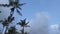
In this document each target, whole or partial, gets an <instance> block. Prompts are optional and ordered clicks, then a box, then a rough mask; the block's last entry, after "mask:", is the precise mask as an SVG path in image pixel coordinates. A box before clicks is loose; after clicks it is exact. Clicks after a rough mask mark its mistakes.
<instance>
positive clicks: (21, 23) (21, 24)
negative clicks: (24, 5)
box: [17, 18, 30, 34]
mask: <svg viewBox="0 0 60 34" xmlns="http://www.w3.org/2000/svg"><path fill="white" fill-rule="evenodd" d="M28 23H29V22H26V18H25V19H24V20H21V22H19V23H17V24H19V25H20V26H21V27H23V29H22V30H21V33H22V34H25V33H24V27H30V26H29V25H28Z"/></svg>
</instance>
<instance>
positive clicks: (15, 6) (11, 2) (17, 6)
mask: <svg viewBox="0 0 60 34" xmlns="http://www.w3.org/2000/svg"><path fill="white" fill-rule="evenodd" d="M24 4H25V3H22V4H19V0H15V1H14V0H9V4H0V6H3V7H10V6H13V7H12V8H11V13H14V10H15V9H16V10H17V13H18V14H19V15H22V14H21V13H20V10H21V6H22V5H24ZM19 9H20V10H19Z"/></svg>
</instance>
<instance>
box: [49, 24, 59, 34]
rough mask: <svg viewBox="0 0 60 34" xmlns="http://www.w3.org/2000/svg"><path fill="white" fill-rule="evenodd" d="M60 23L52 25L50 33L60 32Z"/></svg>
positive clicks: (56, 33)
mask: <svg viewBox="0 0 60 34" xmlns="http://www.w3.org/2000/svg"><path fill="white" fill-rule="evenodd" d="M59 27H60V26H59V24H54V25H50V34H60V31H59Z"/></svg>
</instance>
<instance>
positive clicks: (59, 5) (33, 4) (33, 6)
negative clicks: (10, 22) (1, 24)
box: [0, 0, 60, 30]
mask: <svg viewBox="0 0 60 34" xmlns="http://www.w3.org/2000/svg"><path fill="white" fill-rule="evenodd" d="M20 2H21V3H26V5H24V6H22V7H21V8H22V11H21V13H22V14H23V16H19V15H18V14H17V13H16V12H15V14H14V16H15V17H17V18H16V19H17V22H18V21H19V19H24V18H27V19H28V21H31V23H30V25H31V24H32V25H33V26H32V27H35V26H36V24H37V23H34V21H35V22H37V21H38V22H39V23H38V24H40V26H42V25H41V23H40V21H42V22H45V20H46V19H47V20H46V21H47V22H48V25H49V26H50V25H55V24H59V23H60V0H21V1H20ZM2 3H7V2H2ZM1 9H3V8H1V7H0V10H1ZM6 10H7V9H6ZM6 10H5V9H3V10H2V11H3V13H4V14H3V16H5V17H6V16H7V15H8V14H9V13H7V12H8V11H9V9H8V10H7V11H6ZM5 11H6V12H5ZM3 16H2V17H3ZM2 17H1V18H2ZM15 21H16V20H15ZM34 24H35V25H34ZM38 24H37V25H38ZM40 26H38V27H37V28H36V27H35V28H36V30H37V29H38V28H40ZM42 27H43V26H42ZM54 27H55V26H54ZM49 28H50V27H49Z"/></svg>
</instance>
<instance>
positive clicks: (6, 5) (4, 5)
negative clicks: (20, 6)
mask: <svg viewBox="0 0 60 34" xmlns="http://www.w3.org/2000/svg"><path fill="white" fill-rule="evenodd" d="M0 6H3V7H9V6H10V5H8V4H0Z"/></svg>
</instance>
